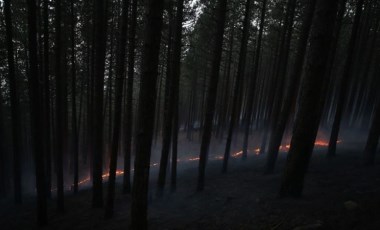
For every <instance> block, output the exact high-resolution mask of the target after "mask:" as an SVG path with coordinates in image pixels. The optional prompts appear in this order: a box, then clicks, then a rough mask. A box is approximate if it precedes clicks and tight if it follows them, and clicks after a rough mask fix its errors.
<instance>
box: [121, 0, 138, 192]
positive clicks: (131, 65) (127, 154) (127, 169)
mask: <svg viewBox="0 0 380 230" xmlns="http://www.w3.org/2000/svg"><path fill="white" fill-rule="evenodd" d="M131 7H132V13H131V20H130V22H131V23H130V28H129V42H128V52H129V53H128V73H127V74H128V80H127V92H126V94H127V95H126V96H127V99H126V103H127V104H126V108H125V121H124V123H125V126H124V129H125V142H124V175H123V193H124V194H126V193H129V192H130V191H131V151H132V132H133V127H132V126H133V122H132V121H133V77H134V73H135V70H134V69H135V49H136V26H137V0H132V6H131Z"/></svg>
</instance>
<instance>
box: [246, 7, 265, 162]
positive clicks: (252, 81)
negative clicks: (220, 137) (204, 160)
mask: <svg viewBox="0 0 380 230" xmlns="http://www.w3.org/2000/svg"><path fill="white" fill-rule="evenodd" d="M264 3H266V0H263V7H262V9H261V17H260V30H259V37H258V39H257V46H256V53H255V57H254V66H253V71H252V76H251V78H250V83H249V88H248V90H249V92H248V100H247V101H246V111H245V114H246V115H245V116H246V117H245V124H244V139H243V159H245V158H247V150H248V136H249V130H250V126H251V117H252V110H253V103H252V100H253V98H254V96H255V88H256V81H257V76H258V73H259V60H260V53H261V43H262V39H263V31H264V23H265V11H266V4H264Z"/></svg>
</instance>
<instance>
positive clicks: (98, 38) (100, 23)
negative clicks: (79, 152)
mask: <svg viewBox="0 0 380 230" xmlns="http://www.w3.org/2000/svg"><path fill="white" fill-rule="evenodd" d="M107 5H108V1H95V6H94V26H95V35H94V36H95V43H94V49H95V57H94V58H95V60H94V64H95V68H94V71H95V72H94V95H93V115H94V117H93V127H94V129H93V143H92V144H93V158H92V164H93V169H92V177H93V178H92V180H93V197H92V198H93V199H92V206H93V207H94V208H100V207H102V206H103V185H102V183H103V180H102V171H103V170H102V168H103V167H102V166H103V160H102V156H103V154H102V152H103V121H104V120H103V88H104V69H105V56H106V43H107V39H106V37H107V13H106V12H107Z"/></svg>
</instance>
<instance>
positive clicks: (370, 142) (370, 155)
mask: <svg viewBox="0 0 380 230" xmlns="http://www.w3.org/2000/svg"><path fill="white" fill-rule="evenodd" d="M377 98H378V99H377V105H376V107H375V111H374V113H373V117H372V124H371V127H370V129H369V134H368V137H367V143H366V145H365V149H364V163H365V165H374V164H375V156H376V150H377V146H378V143H379V137H380V100H379V96H378V97H377Z"/></svg>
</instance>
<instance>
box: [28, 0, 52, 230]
mask: <svg viewBox="0 0 380 230" xmlns="http://www.w3.org/2000/svg"><path fill="white" fill-rule="evenodd" d="M27 12H28V47H29V67H30V68H29V72H28V73H29V89H30V93H29V95H30V102H31V104H30V108H31V124H32V127H31V133H32V136H31V137H32V141H33V142H32V144H33V154H34V160H35V172H36V188H37V221H38V224H39V225H40V226H43V225H45V224H46V223H47V212H46V185H45V163H44V156H43V148H44V147H43V146H44V144H43V143H44V140H43V135H41V127H42V125H43V120H42V114H41V111H42V110H41V109H42V105H41V89H40V79H39V76H38V59H37V16H36V13H37V7H36V1H35V0H28V1H27Z"/></svg>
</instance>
